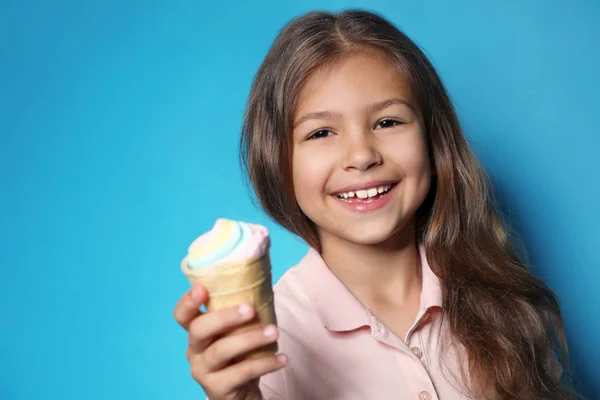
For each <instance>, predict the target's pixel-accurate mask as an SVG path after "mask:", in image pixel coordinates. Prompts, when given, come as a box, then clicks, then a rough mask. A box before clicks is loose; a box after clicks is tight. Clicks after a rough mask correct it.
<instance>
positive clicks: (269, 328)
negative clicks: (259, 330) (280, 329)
mask: <svg viewBox="0 0 600 400" xmlns="http://www.w3.org/2000/svg"><path fill="white" fill-rule="evenodd" d="M263 334H264V335H265V336H266V337H274V336H275V335H276V334H277V329H276V328H275V327H274V326H273V325H269V326H267V327H266V328H265V330H264V331H263Z"/></svg>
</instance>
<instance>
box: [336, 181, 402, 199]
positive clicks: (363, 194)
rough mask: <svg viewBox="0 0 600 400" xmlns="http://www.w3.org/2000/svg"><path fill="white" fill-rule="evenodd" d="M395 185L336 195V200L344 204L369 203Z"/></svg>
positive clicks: (385, 193)
mask: <svg viewBox="0 0 600 400" xmlns="http://www.w3.org/2000/svg"><path fill="white" fill-rule="evenodd" d="M396 185H397V183H394V184H387V185H381V186H376V187H372V188H368V189H362V190H356V191H350V192H343V193H337V194H335V195H334V197H336V198H337V199H339V200H341V201H344V202H346V203H371V202H373V201H375V200H378V199H380V198H382V197H384V196H385V195H387V194H388V193H389V192H390V191H391V190H392V189H393V188H394V186H396Z"/></svg>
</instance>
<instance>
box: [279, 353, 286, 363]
mask: <svg viewBox="0 0 600 400" xmlns="http://www.w3.org/2000/svg"><path fill="white" fill-rule="evenodd" d="M277 361H279V363H280V364H287V362H288V358H287V356H286V355H285V354H280V355H278V356H277Z"/></svg>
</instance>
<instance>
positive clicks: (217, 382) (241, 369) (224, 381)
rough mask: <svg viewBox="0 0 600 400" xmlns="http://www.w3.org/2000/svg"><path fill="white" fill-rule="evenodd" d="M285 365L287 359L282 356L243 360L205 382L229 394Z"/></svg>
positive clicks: (210, 376)
mask: <svg viewBox="0 0 600 400" xmlns="http://www.w3.org/2000/svg"><path fill="white" fill-rule="evenodd" d="M287 363H288V358H287V357H286V356H285V355H284V354H279V355H277V356H274V355H273V356H266V357H260V358H254V359H249V360H244V361H242V362H239V363H236V364H233V365H232V366H230V367H227V368H225V369H222V370H220V371H218V372H215V373H212V374H210V375H208V376H207V381H208V384H210V386H211V387H215V388H222V391H223V392H224V393H231V392H233V391H235V390H236V389H237V388H238V387H240V386H242V385H244V384H246V383H248V382H250V381H252V380H253V379H257V378H260V377H261V376H263V375H266V374H269V373H271V372H274V371H277V370H278V369H281V368H283V367H285V366H286V365H287Z"/></svg>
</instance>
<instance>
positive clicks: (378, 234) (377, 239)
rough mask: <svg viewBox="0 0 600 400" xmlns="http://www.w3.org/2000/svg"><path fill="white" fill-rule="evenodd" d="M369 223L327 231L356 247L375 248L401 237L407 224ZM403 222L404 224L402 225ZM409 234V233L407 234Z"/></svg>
mask: <svg viewBox="0 0 600 400" xmlns="http://www.w3.org/2000/svg"><path fill="white" fill-rule="evenodd" d="M390 222H391V221H389V220H388V221H387V222H384V223H382V222H380V221H369V222H366V221H365V222H356V223H354V224H347V225H346V224H344V225H345V226H340V227H338V229H335V230H334V231H329V232H328V235H329V236H334V237H337V238H338V239H342V240H344V241H347V242H351V243H354V244H357V245H364V246H375V245H382V244H386V243H389V242H390V241H391V240H393V241H396V239H398V237H399V235H402V236H403V233H402V232H403V231H406V229H404V227H405V226H407V224H406V223H405V222H406V221H395V223H390ZM403 222H404V223H403ZM407 233H410V232H407Z"/></svg>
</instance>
